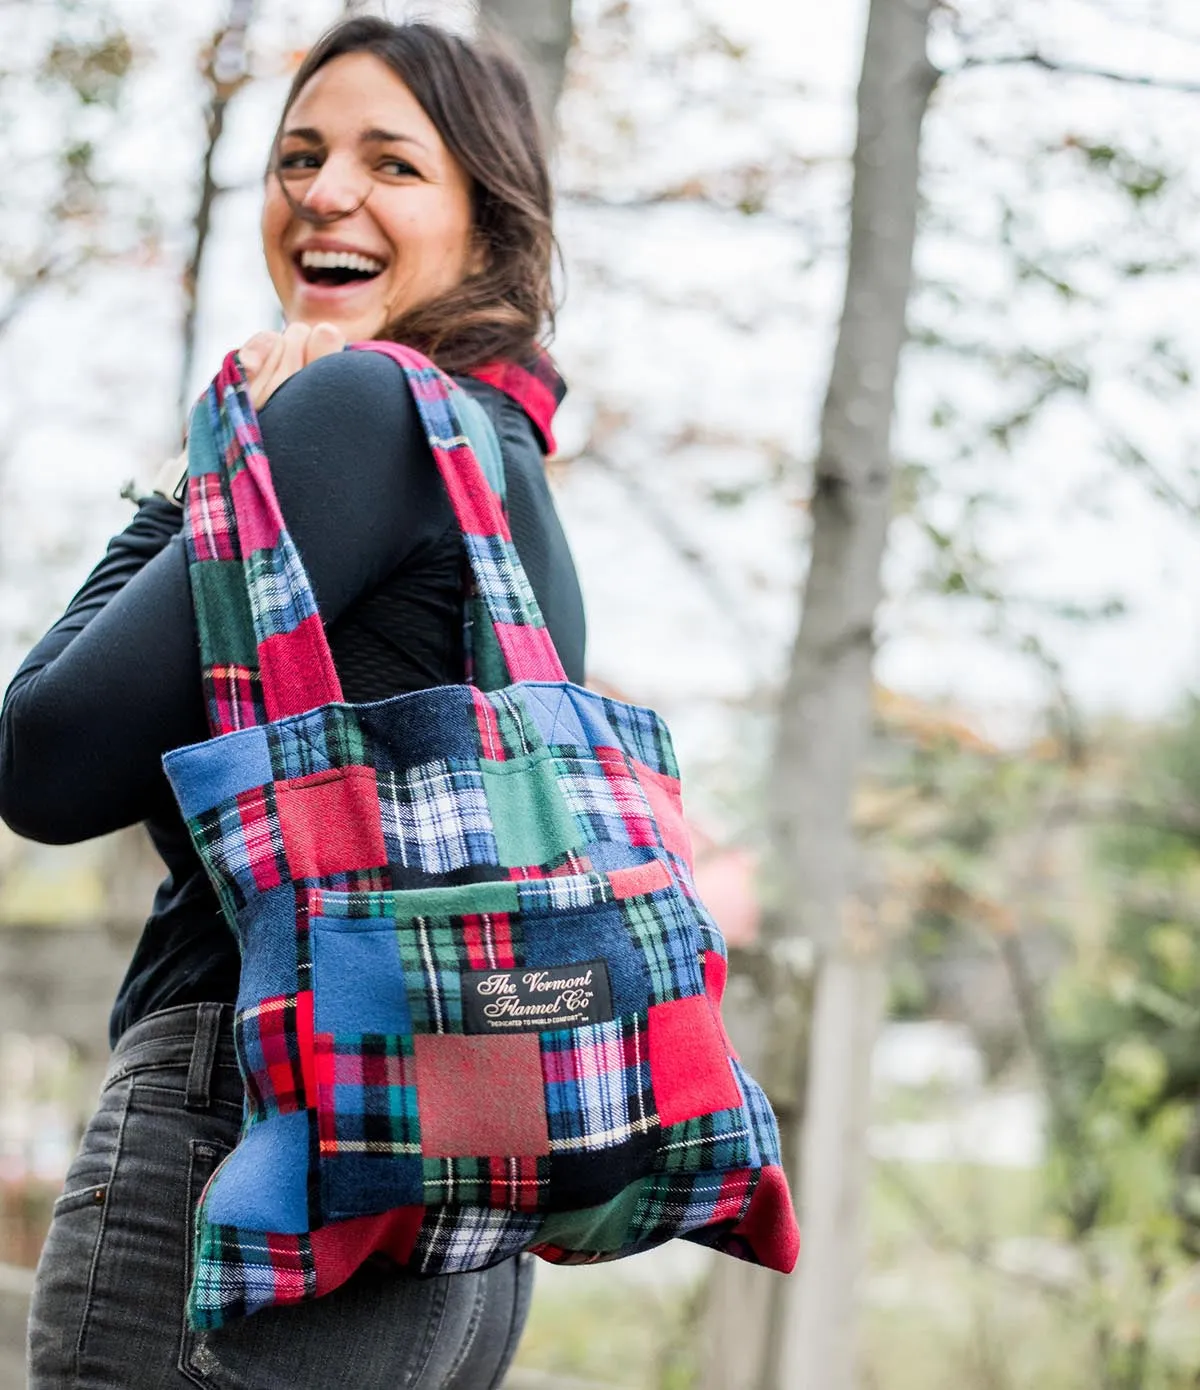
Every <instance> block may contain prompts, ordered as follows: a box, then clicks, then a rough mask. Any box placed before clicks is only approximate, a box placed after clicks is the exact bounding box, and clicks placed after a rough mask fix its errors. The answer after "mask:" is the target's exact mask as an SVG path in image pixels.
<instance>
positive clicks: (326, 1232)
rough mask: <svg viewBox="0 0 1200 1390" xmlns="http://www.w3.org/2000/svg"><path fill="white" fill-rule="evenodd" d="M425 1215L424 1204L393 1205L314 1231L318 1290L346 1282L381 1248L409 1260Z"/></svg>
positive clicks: (326, 1290) (397, 1258) (322, 1291)
mask: <svg viewBox="0 0 1200 1390" xmlns="http://www.w3.org/2000/svg"><path fill="white" fill-rule="evenodd" d="M424 1218H425V1208H424V1207H393V1208H392V1210H391V1211H388V1212H385V1213H384V1214H383V1215H382V1216H355V1217H352V1218H351V1219H350V1220H348V1221H337V1222H334V1223H333V1224H332V1225H329V1226H322V1227H321V1228H320V1230H316V1231H313V1233H312V1235H311V1236H310V1237H309V1240H310V1241H311V1242H312V1254H313V1263H314V1264H315V1265H316V1267H317V1293H318V1294H326V1293H329V1292H330V1291H331V1290H332V1289H336V1288H337V1287H338V1285H339V1284H344V1283H345V1282H346V1280H347V1279H349V1278H350V1276H351V1275H352V1274H353V1273H354V1272H355V1271H356V1270H357V1269H358V1268H359V1266H360V1265H361V1264H362V1263H363V1261H364V1260H365V1259H366V1258H367V1257H368V1255H372V1254H374V1253H375V1251H377V1250H378V1251H382V1252H383V1253H384V1254H386V1255H390V1256H391V1257H392V1259H394V1260H395V1261H396V1263H397V1264H401V1265H402V1264H405V1263H406V1262H407V1261H408V1259H409V1257H410V1256H411V1255H412V1252H413V1250H414V1248H415V1247H416V1244H417V1234H418V1232H419V1231H420V1229H421V1222H422V1221H423V1220H424Z"/></svg>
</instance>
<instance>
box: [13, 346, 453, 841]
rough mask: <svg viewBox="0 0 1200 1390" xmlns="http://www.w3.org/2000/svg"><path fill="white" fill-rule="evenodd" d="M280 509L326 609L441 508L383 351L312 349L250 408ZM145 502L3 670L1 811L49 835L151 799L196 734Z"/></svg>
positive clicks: (134, 812) (176, 614)
mask: <svg viewBox="0 0 1200 1390" xmlns="http://www.w3.org/2000/svg"><path fill="white" fill-rule="evenodd" d="M261 422H262V430H263V441H264V444H265V447H266V450H267V455H268V457H269V458H270V459H271V464H272V473H273V476H274V479H275V486H276V491H277V492H278V495H279V501H280V506H281V508H282V510H283V513H284V515H285V516H286V517H287V520H288V529H289V531H290V532H291V535H292V538H293V539H294V541H295V542H296V546H297V548H298V549H299V551H300V554H301V557H302V559H303V561H304V564H305V567H306V569H307V570H308V573H309V576H310V578H311V579H312V583H313V588H314V590H315V592H316V596H317V602H318V606H319V608H320V611H321V616H322V618H323V620H324V621H325V623H326V624H329V623H332V622H334V621H336V619H337V618H338V617H339V616H340V615H341V614H342V613H343V612H344V611H345V610H346V609H347V607H349V605H350V604H351V603H353V601H354V600H355V599H356V598H358V597H359V595H361V594H363V593H365V592H367V591H369V590H370V589H372V588H374V587H375V586H376V585H377V584H379V583H380V582H381V581H382V580H383V579H384V578H385V577H386V576H387V575H388V574H389V573H390V572H391V571H392V570H393V569H394V568H395V567H396V566H397V565H398V564H400V563H401V562H402V561H403V560H404V558H405V557H406V555H408V554H409V553H411V551H412V550H413V549H414V548H415V547H416V546H417V545H419V544H421V543H423V542H424V541H425V540H426V539H427V538H428V537H429V536H431V535H440V534H441V533H442V532H443V531H444V530H445V527H446V525H447V522H448V520H449V519H450V511H449V505H448V503H447V501H446V498H445V494H444V492H443V490H442V487H441V484H440V481H439V480H438V477H437V473H436V470H435V469H434V468H433V467H432V466H431V461H430V459H429V451H428V445H427V444H426V442H425V439H424V435H423V433H422V432H421V430H420V427H419V423H418V421H417V419H416V412H415V409H414V407H413V405H412V400H411V397H410V395H409V393H408V391H407V390H405V389H404V386H403V382H402V378H401V374H400V370H399V368H398V367H397V366H396V364H395V363H393V362H391V361H389V360H388V359H386V358H384V357H382V356H379V355H376V354H373V353H343V354H339V355H337V356H333V357H327V358H323V359H321V360H320V361H318V362H315V363H314V364H313V365H311V366H309V367H307V368H305V369H304V371H303V372H301V373H299V374H298V375H297V376H295V377H293V378H292V379H291V380H290V381H288V382H286V383H285V384H284V385H283V386H282V387H281V388H280V389H279V390H278V391H277V392H276V394H275V395H273V396H272V398H271V399H270V401H269V402H268V403H267V404H266V405H265V406H264V407H263V410H262V412H261ZM164 506H165V504H159V503H150V504H148V505H147V506H145V507H143V508H142V510H141V511H140V512H139V513H138V516H137V517H135V519H134V522H133V523H132V524H131V526H130V527H129V528H128V529H127V530H126V531H125V532H123V533H122V535H121V536H119V537H117V538H116V539H115V540H114V541H113V542H112V544H111V546H110V548H109V551H108V553H107V555H106V556H105V559H104V560H103V561H102V562H101V563H100V565H99V566H98V567H97V568H96V570H95V571H94V572H93V573H92V575H91V576H90V578H89V579H88V581H87V583H86V584H85V585H84V586H83V588H82V589H81V590H80V591H79V593H78V594H77V595H76V597H75V599H74V600H73V601H72V603H71V605H70V607H69V608H68V609H67V611H66V613H65V614H64V615H63V617H62V618H61V619H60V620H59V622H58V623H56V624H55V625H54V627H53V628H51V630H50V631H49V632H48V633H47V634H46V636H45V637H44V638H43V639H42V640H41V642H39V643H38V644H37V646H36V647H35V648H34V649H33V651H32V652H31V653H30V654H29V656H28V658H27V659H26V661H25V662H24V664H23V665H22V666H21V668H20V670H19V671H18V672H17V675H16V676H15V677H14V679H13V682H12V684H11V686H10V687H9V690H8V693H7V695H6V697H5V700H4V706H3V710H2V711H0V817H2V818H3V819H4V820H5V821H6V822H7V823H8V824H9V825H10V826H11V827H12V828H13V829H14V830H15V831H17V832H18V833H19V834H22V835H25V836H27V837H29V838H30V839H36V840H43V841H46V842H48V843H60V844H65V843H70V842H73V841H76V840H83V839H89V838H91V837H92V836H94V835H101V834H105V833H106V832H108V831H111V830H115V829H118V828H119V827H121V826H124V825H129V824H132V823H133V822H135V821H138V820H141V819H143V818H144V817H145V815H146V814H147V813H148V811H149V810H150V808H151V807H153V806H156V805H161V804H162V800H163V796H164V793H165V791H166V783H165V779H164V777H163V773H162V767H161V761H160V760H161V757H162V754H163V753H164V752H166V751H167V750H168V749H170V748H175V747H178V746H180V745H181V744H184V743H188V742H194V741H196V740H198V739H202V738H204V737H206V734H207V728H206V724H205V717H204V709H203V699H202V692H201V687H200V667H199V656H198V651H197V644H196V635H195V626H194V622H193V618H192V605H191V596H190V590H189V587H188V578H187V559H186V553H185V551H184V544H183V538H182V536H180V535H175V536H174V537H173V538H170V539H165V540H164V527H165V526H167V525H168V524H169V521H168V519H166V518H165V517H164V515H163V512H162V510H161V508H162V507H164Z"/></svg>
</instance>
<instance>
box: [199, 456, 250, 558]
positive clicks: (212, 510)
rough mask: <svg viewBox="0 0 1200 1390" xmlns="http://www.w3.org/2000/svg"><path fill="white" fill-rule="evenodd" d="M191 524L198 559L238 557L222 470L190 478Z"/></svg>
mask: <svg viewBox="0 0 1200 1390" xmlns="http://www.w3.org/2000/svg"><path fill="white" fill-rule="evenodd" d="M187 504H188V512H189V521H188V524H189V526H190V527H191V532H192V541H193V544H194V545H195V547H196V559H197V560H237V559H240V558H241V557H240V556H239V554H238V552H237V550H236V548H235V546H234V543H233V539H234V538H233V528H232V526H231V524H230V523H231V517H230V510H229V504H228V502H227V501H226V500H225V494H224V493H223V492H222V491H221V477H220V474H218V473H202V474H200V475H199V477H190V478H188V499H187Z"/></svg>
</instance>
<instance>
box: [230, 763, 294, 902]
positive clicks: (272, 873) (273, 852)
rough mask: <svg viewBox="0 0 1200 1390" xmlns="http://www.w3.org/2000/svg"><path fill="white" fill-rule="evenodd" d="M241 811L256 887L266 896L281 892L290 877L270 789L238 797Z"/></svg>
mask: <svg viewBox="0 0 1200 1390" xmlns="http://www.w3.org/2000/svg"><path fill="white" fill-rule="evenodd" d="M237 807H238V815H239V817H240V818H241V822H242V843H243V844H244V846H245V851H246V861H247V863H248V865H249V868H250V872H251V873H252V874H253V875H254V884H255V887H257V888H259V889H261V890H262V891H263V892H266V891H267V890H268V889H270V888H278V887H279V885H280V884H281V883H283V882H284V880H285V879H286V877H287V861H286V860H285V859H284V854H283V837H282V836H281V835H280V833H279V819H278V816H277V815H276V812H275V805H274V797H271V798H270V799H268V795H267V788H265V787H255V788H253V789H252V790H251V791H248V792H240V793H239V794H238V798H237Z"/></svg>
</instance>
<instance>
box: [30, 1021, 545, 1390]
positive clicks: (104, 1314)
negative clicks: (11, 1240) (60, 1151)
mask: <svg viewBox="0 0 1200 1390" xmlns="http://www.w3.org/2000/svg"><path fill="white" fill-rule="evenodd" d="M241 1094H242V1088H241V1080H240V1077H239V1075H238V1070H237V1065H236V1062H235V1060H234V1054H233V1039H232V1010H231V1009H229V1008H228V1007H222V1006H220V1005H216V1004H200V1005H191V1006H187V1007H184V1008H177V1009H167V1010H164V1011H163V1012H162V1013H158V1014H154V1015H152V1016H151V1017H150V1018H147V1019H143V1020H142V1022H140V1023H138V1024H135V1025H134V1027H132V1028H131V1029H130V1030H129V1031H128V1032H127V1033H126V1034H125V1036H124V1037H123V1038H122V1039H121V1041H120V1042H119V1043H118V1045H117V1048H116V1050H115V1051H114V1053H113V1057H112V1063H111V1065H110V1067H109V1071H108V1076H107V1077H106V1079H105V1082H104V1088H103V1090H102V1092H101V1095H100V1104H99V1108H98V1109H97V1111H96V1113H95V1115H94V1116H93V1117H92V1120H91V1123H90V1124H89V1125H88V1127H87V1130H86V1132H85V1133H84V1136H83V1141H82V1143H81V1145H80V1149H79V1153H78V1154H77V1155H76V1158H75V1161H74V1163H73V1164H72V1165H71V1170H70V1172H69V1174H68V1176H67V1182H66V1188H65V1190H64V1192H63V1195H62V1196H61V1197H60V1198H59V1199H58V1202H57V1203H56V1205H55V1208H54V1220H53V1222H52V1223H51V1226H50V1234H49V1235H48V1237H47V1239H46V1245H45V1248H44V1249H43V1251H42V1258H41V1261H40V1263H39V1264H38V1271H37V1279H36V1282H35V1285H34V1293H33V1306H32V1311H31V1313H30V1318H29V1382H28V1390H66V1388H67V1387H71V1388H72V1390H162V1388H163V1387H173V1386H178V1387H186V1386H189V1385H191V1386H194V1385H201V1386H210V1387H216V1388H217V1390H277V1387H278V1390H284V1387H286V1390H308V1387H311V1388H312V1390H333V1387H338V1386H346V1387H352V1390H385V1388H386V1390H399V1387H406V1390H493V1387H496V1386H499V1385H500V1384H501V1382H502V1381H503V1379H504V1374H505V1371H506V1370H507V1369H508V1364H509V1362H510V1361H511V1359H512V1356H513V1353H514V1352H515V1350H516V1345H517V1340H518V1338H519V1337H520V1335H521V1329H522V1327H523V1326H524V1323H525V1317H526V1314H527V1312H528V1310H529V1297H530V1292H531V1289H532V1283H533V1273H532V1268H531V1261H530V1258H529V1257H528V1256H522V1257H521V1258H520V1259H519V1260H508V1261H506V1262H505V1263H504V1264H502V1265H498V1266H497V1267H496V1268H494V1269H490V1270H486V1271H484V1272H482V1273H479V1274H454V1275H449V1276H442V1277H439V1278H433V1279H414V1278H411V1277H408V1276H406V1275H404V1274H398V1273H394V1272H387V1271H376V1270H373V1269H364V1270H362V1271H360V1272H359V1273H358V1274H357V1275H355V1277H354V1278H353V1279H351V1280H350V1282H349V1283H347V1284H345V1285H343V1286H342V1287H341V1288H340V1289H337V1290H335V1291H334V1292H333V1293H331V1294H327V1295H326V1296H325V1297H323V1298H319V1299H316V1300H315V1301H314V1302H312V1303H308V1304H303V1305H300V1306H296V1307H289V1308H269V1309H264V1310H263V1311H262V1312H260V1313H256V1314H254V1316H253V1317H250V1318H246V1319H244V1320H241V1321H239V1322H237V1323H234V1324H232V1325H230V1326H229V1327H226V1328H222V1329H221V1330H220V1331H217V1332H211V1333H201V1334H198V1333H194V1332H192V1331H190V1330H189V1329H188V1327H187V1324H186V1323H185V1321H184V1316H183V1308H184V1297H185V1294H186V1291H187V1287H188V1284H189V1282H190V1270H189V1263H190V1259H191V1248H192V1243H191V1237H192V1213H193V1211H194V1208H195V1205H196V1201H197V1199H198V1197H199V1195H200V1191H201V1189H202V1188H203V1186H204V1183H205V1180H206V1179H207V1178H208V1176H209V1174H210V1173H211V1172H212V1170H213V1167H214V1166H215V1165H216V1164H217V1163H218V1162H219V1161H220V1160H221V1158H222V1157H223V1156H224V1155H225V1154H226V1153H228V1152H229V1150H230V1148H231V1147H232V1146H233V1144H234V1143H235V1142H236V1140H237V1135H238V1125H239V1121H240V1118H241Z"/></svg>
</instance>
